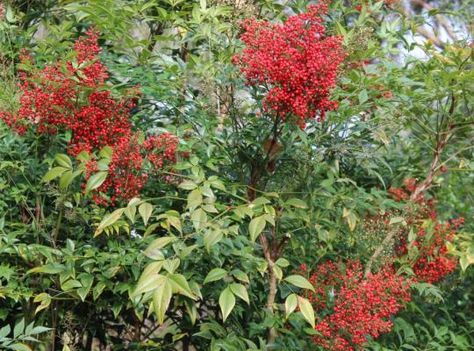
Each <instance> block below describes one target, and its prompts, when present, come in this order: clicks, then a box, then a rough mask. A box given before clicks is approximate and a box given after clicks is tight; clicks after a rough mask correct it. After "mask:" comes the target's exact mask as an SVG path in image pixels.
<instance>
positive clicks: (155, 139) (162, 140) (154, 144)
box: [143, 133, 179, 169]
mask: <svg viewBox="0 0 474 351" xmlns="http://www.w3.org/2000/svg"><path fill="white" fill-rule="evenodd" d="M178 144H179V139H178V138H177V137H176V135H173V134H171V133H163V134H160V135H158V136H152V137H149V138H148V139H147V140H145V142H144V143H143V147H144V148H145V150H147V152H148V160H149V161H150V162H151V164H152V165H153V166H154V167H155V169H161V168H163V166H164V165H165V164H166V163H171V164H173V163H176V155H177V148H178Z"/></svg>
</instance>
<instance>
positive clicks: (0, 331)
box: [0, 324, 12, 340]
mask: <svg viewBox="0 0 474 351" xmlns="http://www.w3.org/2000/svg"><path fill="white" fill-rule="evenodd" d="M11 330H12V329H11V327H10V326H9V325H8V324H7V325H6V326H4V327H2V329H0V340H1V339H3V338H5V337H6V336H7V335H8V334H10V332H11Z"/></svg>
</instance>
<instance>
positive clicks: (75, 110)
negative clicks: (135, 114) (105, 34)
mask: <svg viewBox="0 0 474 351" xmlns="http://www.w3.org/2000/svg"><path fill="white" fill-rule="evenodd" d="M97 40H98V33H97V32H96V31H94V30H89V31H88V32H87V36H85V37H81V38H79V39H78V40H77V41H76V43H75V45H74V53H75V60H71V61H66V62H63V61H57V62H55V63H53V64H49V65H46V66H45V67H44V68H42V69H32V70H31V71H29V72H25V71H22V72H21V74H20V90H21V97H20V108H19V110H18V112H17V114H16V115H14V114H11V113H7V114H5V113H4V114H2V116H1V118H2V119H3V120H4V121H5V122H6V123H7V125H9V126H11V127H12V128H13V129H15V130H17V131H18V132H20V133H24V132H25V131H26V130H27V128H35V129H36V131H37V132H38V133H42V134H56V133H57V132H59V131H65V130H69V131H71V132H72V133H71V134H72V138H71V141H70V142H69V150H68V151H69V153H70V154H71V155H77V154H78V153H79V152H81V151H84V150H85V151H88V152H91V151H93V150H96V149H100V148H102V147H104V146H106V145H113V144H114V143H115V142H116V140H118V139H120V138H121V137H128V136H129V135H130V134H131V124H130V120H129V115H130V114H129V111H130V108H131V107H133V106H134V104H133V102H132V101H131V100H130V99H116V98H114V97H113V96H112V94H111V92H110V90H109V89H107V87H106V86H105V85H104V83H105V80H106V79H107V78H108V73H107V69H106V67H105V66H104V65H103V64H102V62H100V60H99V58H98V54H99V52H100V48H99V46H98V44H97ZM20 59H21V63H22V64H23V65H24V66H30V67H31V66H33V59H32V58H31V56H30V55H28V54H27V53H23V54H22V55H21V57H20Z"/></svg>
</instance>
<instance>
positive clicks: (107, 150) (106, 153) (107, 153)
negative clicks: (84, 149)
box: [99, 146, 113, 159]
mask: <svg viewBox="0 0 474 351" xmlns="http://www.w3.org/2000/svg"><path fill="white" fill-rule="evenodd" d="M112 154H113V150H112V148H111V147H110V146H104V147H103V148H102V149H101V150H100V152H99V156H100V157H102V158H106V159H110V158H111V157H112Z"/></svg>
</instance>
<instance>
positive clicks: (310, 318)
mask: <svg viewBox="0 0 474 351" xmlns="http://www.w3.org/2000/svg"><path fill="white" fill-rule="evenodd" d="M298 306H299V308H300V311H301V313H302V314H303V317H304V319H306V321H307V322H308V323H309V324H310V325H311V326H312V327H313V328H314V327H315V321H314V310H313V306H312V305H311V302H309V301H308V299H306V298H304V297H302V296H298Z"/></svg>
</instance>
